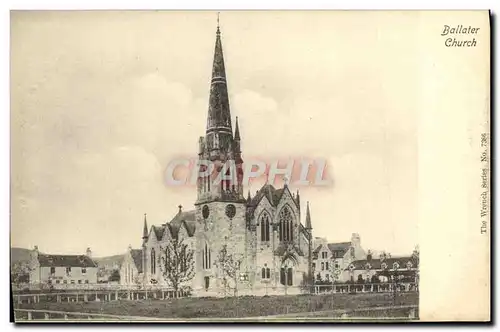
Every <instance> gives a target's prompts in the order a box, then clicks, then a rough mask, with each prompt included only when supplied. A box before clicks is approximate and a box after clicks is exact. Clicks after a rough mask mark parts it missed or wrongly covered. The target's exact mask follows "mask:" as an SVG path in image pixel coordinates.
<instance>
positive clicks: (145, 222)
mask: <svg viewBox="0 0 500 332" xmlns="http://www.w3.org/2000/svg"><path fill="white" fill-rule="evenodd" d="M146 216H147V214H146V213H144V229H143V230H142V239H143V240H146V239H147V238H148V221H147V219H146Z"/></svg>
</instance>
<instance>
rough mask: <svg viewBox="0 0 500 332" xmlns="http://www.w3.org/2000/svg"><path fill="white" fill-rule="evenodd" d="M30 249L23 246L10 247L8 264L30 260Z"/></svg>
mask: <svg viewBox="0 0 500 332" xmlns="http://www.w3.org/2000/svg"><path fill="white" fill-rule="evenodd" d="M30 256H31V250H29V249H25V248H10V264H11V265H12V264H15V263H20V262H28V261H29V260H30Z"/></svg>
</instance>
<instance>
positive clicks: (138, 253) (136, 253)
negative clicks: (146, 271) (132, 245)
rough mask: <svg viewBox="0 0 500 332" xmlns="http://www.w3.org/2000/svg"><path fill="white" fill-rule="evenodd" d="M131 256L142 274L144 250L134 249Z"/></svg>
mask: <svg viewBox="0 0 500 332" xmlns="http://www.w3.org/2000/svg"><path fill="white" fill-rule="evenodd" d="M130 255H131V256H132V260H133V261H134V264H135V267H136V268H137V271H139V273H142V249H132V250H130Z"/></svg>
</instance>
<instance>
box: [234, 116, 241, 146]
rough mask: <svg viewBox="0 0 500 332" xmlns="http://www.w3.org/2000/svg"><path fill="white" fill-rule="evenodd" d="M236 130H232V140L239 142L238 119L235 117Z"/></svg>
mask: <svg viewBox="0 0 500 332" xmlns="http://www.w3.org/2000/svg"><path fill="white" fill-rule="evenodd" d="M235 127H236V129H235V130H234V140H235V141H239V140H241V139H240V127H239V126H238V117H236V124H235Z"/></svg>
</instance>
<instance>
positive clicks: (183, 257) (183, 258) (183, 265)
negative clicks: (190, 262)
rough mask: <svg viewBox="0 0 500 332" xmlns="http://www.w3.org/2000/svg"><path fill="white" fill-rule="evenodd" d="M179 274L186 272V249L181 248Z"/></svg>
mask: <svg viewBox="0 0 500 332" xmlns="http://www.w3.org/2000/svg"><path fill="white" fill-rule="evenodd" d="M180 259H181V269H180V270H181V272H186V270H187V262H186V247H183V248H182V252H181V257H180Z"/></svg>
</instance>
